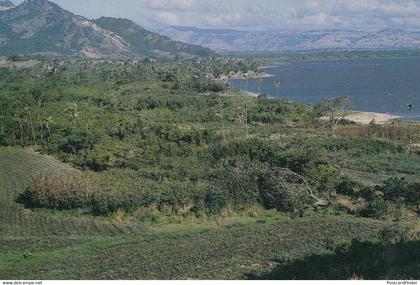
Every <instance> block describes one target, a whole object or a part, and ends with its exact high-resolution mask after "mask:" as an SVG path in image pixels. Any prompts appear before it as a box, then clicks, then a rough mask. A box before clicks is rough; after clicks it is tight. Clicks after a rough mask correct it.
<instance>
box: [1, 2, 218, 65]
mask: <svg viewBox="0 0 420 285" xmlns="http://www.w3.org/2000/svg"><path fill="white" fill-rule="evenodd" d="M3 2H4V3H6V1H3ZM5 5H6V4H5ZM106 19H108V21H111V19H112V22H113V23H121V22H122V21H124V23H125V24H126V23H128V22H129V23H130V28H131V29H133V30H134V33H132V34H131V35H129V34H127V33H123V32H122V31H121V30H115V29H110V28H109V27H108V26H107V25H106V23H105V22H106V21H105V22H104V21H101V19H97V20H90V19H87V18H85V17H82V16H78V15H75V14H73V13H71V12H69V11H67V10H65V9H62V8H61V7H60V6H58V5H57V4H55V3H53V2H50V1H48V0H25V1H24V2H23V3H22V4H20V5H18V6H15V7H11V8H8V9H4V10H1V11H0V55H3V56H7V55H14V54H25V55H28V54H47V55H56V56H81V57H89V58H106V57H112V58H137V57H161V56H167V57H175V56H183V57H195V56H212V55H214V54H215V53H214V52H213V51H211V50H209V49H207V48H203V47H198V46H192V45H189V44H185V43H177V42H174V41H172V40H170V39H169V38H167V37H164V36H160V35H157V34H156V33H153V32H150V31H148V30H145V29H143V28H142V27H140V26H138V25H137V24H135V23H134V22H131V21H129V20H126V19H115V18H106ZM119 33H120V34H119ZM130 37H133V38H136V39H137V42H136V44H133V42H132V39H131V38H130ZM141 38H143V42H144V44H143V45H140V44H138V42H139V41H140V39H141ZM149 39H152V40H149Z"/></svg>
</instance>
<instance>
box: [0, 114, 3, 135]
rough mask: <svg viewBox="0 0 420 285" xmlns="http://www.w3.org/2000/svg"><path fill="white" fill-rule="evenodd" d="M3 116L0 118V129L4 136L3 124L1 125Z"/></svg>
mask: <svg viewBox="0 0 420 285" xmlns="http://www.w3.org/2000/svg"><path fill="white" fill-rule="evenodd" d="M3 119H4V116H0V127H1V134H2V135H4V124H3Z"/></svg>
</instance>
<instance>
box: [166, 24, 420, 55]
mask: <svg viewBox="0 0 420 285" xmlns="http://www.w3.org/2000/svg"><path fill="white" fill-rule="evenodd" d="M159 33H160V34H162V35H165V36H168V37H170V38H171V39H173V40H177V41H183V42H186V43H190V44H196V45H200V46H205V47H208V48H210V49H212V50H215V51H219V52H245V51H248V52H258V51H312V50H377V49H381V50H391V49H419V48H420V32H411V31H404V30H398V29H387V30H381V31H374V32H366V31H351V30H349V31H342V30H338V31H330V30H328V31H293V32H289V31H256V32H248V31H236V30H218V29H199V28H193V27H168V28H165V29H162V30H160V31H159Z"/></svg>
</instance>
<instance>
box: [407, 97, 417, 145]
mask: <svg viewBox="0 0 420 285" xmlns="http://www.w3.org/2000/svg"><path fill="white" fill-rule="evenodd" d="M415 110H416V107H415V106H414V105H413V104H408V105H407V111H408V119H409V121H410V122H413V119H414V111H415ZM409 140H410V153H411V152H412V148H413V140H414V131H413V128H411V127H410V134H409Z"/></svg>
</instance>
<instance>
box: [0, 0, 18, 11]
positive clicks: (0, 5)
mask: <svg viewBox="0 0 420 285" xmlns="http://www.w3.org/2000/svg"><path fill="white" fill-rule="evenodd" d="M13 7H15V5H14V4H13V3H12V2H10V1H8V0H0V11H4V10H8V9H10V8H13Z"/></svg>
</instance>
